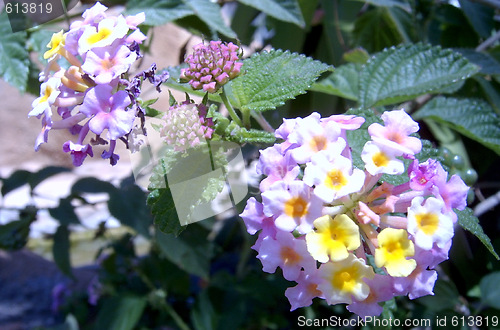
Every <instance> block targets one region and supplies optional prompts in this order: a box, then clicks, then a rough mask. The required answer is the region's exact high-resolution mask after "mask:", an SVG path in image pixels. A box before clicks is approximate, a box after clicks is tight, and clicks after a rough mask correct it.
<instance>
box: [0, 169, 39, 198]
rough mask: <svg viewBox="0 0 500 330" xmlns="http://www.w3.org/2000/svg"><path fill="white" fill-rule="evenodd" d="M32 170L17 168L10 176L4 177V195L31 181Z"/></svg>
mask: <svg viewBox="0 0 500 330" xmlns="http://www.w3.org/2000/svg"><path fill="white" fill-rule="evenodd" d="M31 174H32V173H31V172H29V171H25V170H17V171H15V172H14V173H12V174H11V175H10V176H9V177H8V178H5V179H3V184H2V195H3V196H5V195H7V194H8V193H9V192H11V191H12V190H15V189H17V188H19V187H22V186H24V185H25V184H27V183H28V182H29V179H30V177H31Z"/></svg>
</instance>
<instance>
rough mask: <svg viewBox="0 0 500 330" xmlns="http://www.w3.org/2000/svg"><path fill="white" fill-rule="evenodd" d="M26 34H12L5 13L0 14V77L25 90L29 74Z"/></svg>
mask: <svg viewBox="0 0 500 330" xmlns="http://www.w3.org/2000/svg"><path fill="white" fill-rule="evenodd" d="M25 46H26V33H25V32H16V33H12V29H11V26H10V23H9V20H8V18H7V14H6V13H5V11H4V12H3V13H1V14H0V77H2V79H3V80H5V81H6V82H8V83H9V84H11V85H12V86H14V87H16V88H18V89H19V90H20V91H23V92H24V91H25V90H26V84H27V82H28V73H29V62H30V60H29V53H28V51H27V50H26V47H25Z"/></svg>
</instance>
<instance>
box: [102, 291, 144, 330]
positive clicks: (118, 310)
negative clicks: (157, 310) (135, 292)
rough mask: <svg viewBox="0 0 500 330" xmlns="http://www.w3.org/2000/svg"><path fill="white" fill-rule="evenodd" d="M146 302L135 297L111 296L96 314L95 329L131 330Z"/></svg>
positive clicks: (141, 298)
mask: <svg viewBox="0 0 500 330" xmlns="http://www.w3.org/2000/svg"><path fill="white" fill-rule="evenodd" d="M146 303H147V300H146V298H143V297H136V296H124V295H119V296H113V297H110V298H106V299H105V300H104V303H103V305H102V308H101V309H100V310H99V314H97V320H96V323H95V326H94V328H95V329H107V330H132V329H135V325H136V324H137V322H139V319H140V318H141V316H142V314H143V312H144V309H145V308H146Z"/></svg>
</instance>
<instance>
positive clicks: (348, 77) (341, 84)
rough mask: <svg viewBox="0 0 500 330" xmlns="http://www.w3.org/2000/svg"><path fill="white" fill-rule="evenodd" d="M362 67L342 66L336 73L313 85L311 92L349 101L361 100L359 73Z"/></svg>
mask: <svg viewBox="0 0 500 330" xmlns="http://www.w3.org/2000/svg"><path fill="white" fill-rule="evenodd" d="M360 70H361V65H359V64H354V63H349V64H345V65H341V66H339V67H337V68H336V69H335V71H334V72H333V73H332V74H331V75H329V76H328V77H326V78H325V79H321V80H319V81H317V82H315V83H314V84H313V86H312V87H311V91H315V92H321V93H326V94H330V95H336V96H340V97H343V98H346V99H349V100H354V101H357V100H358V99H359V89H358V80H359V71H360Z"/></svg>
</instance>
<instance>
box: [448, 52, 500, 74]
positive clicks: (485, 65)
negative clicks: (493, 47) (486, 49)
mask: <svg viewBox="0 0 500 330" xmlns="http://www.w3.org/2000/svg"><path fill="white" fill-rule="evenodd" d="M454 50H456V51H457V52H459V53H460V54H462V55H463V56H464V57H466V58H467V59H468V60H469V61H470V62H472V63H474V64H476V65H477V66H479V68H480V71H479V72H480V73H482V74H485V75H494V74H500V63H498V61H497V60H495V59H494V58H493V57H492V56H491V55H489V54H487V53H481V52H477V51H475V50H474V49H472V48H455V49H454Z"/></svg>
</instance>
